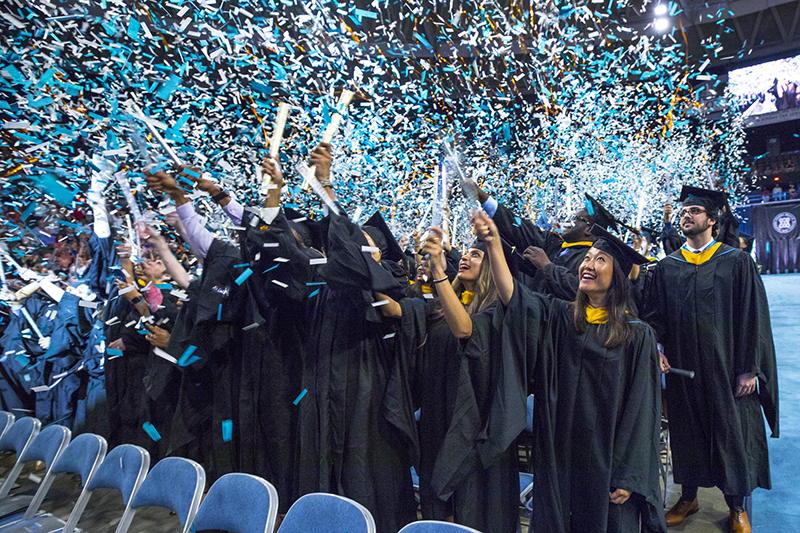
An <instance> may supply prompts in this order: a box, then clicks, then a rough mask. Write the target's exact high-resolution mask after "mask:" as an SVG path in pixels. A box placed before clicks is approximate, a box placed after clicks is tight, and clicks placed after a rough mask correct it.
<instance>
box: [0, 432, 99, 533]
mask: <svg viewBox="0 0 800 533" xmlns="http://www.w3.org/2000/svg"><path fill="white" fill-rule="evenodd" d="M54 427H58V426H54ZM47 429H49V428H46V429H45V430H44V431H42V433H41V435H44V433H45V431H47ZM107 447H108V445H107V444H106V439H104V438H103V437H100V436H99V435H93V434H91V433H84V434H83V435H78V437H76V438H75V440H73V441H72V442H70V443H69V446H67V449H66V450H64V453H63V454H61V457H59V459H58V461H57V462H56V463H55V465H54V466H53V468H51V469H50V476H51V480H52V478H53V477H54V476H55V475H56V474H61V473H75V474H80V476H81V482H82V484H83V490H81V494H80V496H78V500H77V502H75V506H74V507H73V508H72V512H71V513H70V515H69V518H68V519H67V521H66V522H64V521H63V520H61V519H60V518H58V517H56V516H53V515H52V514H50V513H39V512H38V510H39V506H38V505H37V506H36V507H35V508H34V503H31V505H30V506H29V507H28V510H27V511H26V512H25V515H24V516H23V517H22V519H20V520H17V521H15V522H12V523H10V524H8V525H6V526H3V527H2V528H0V533H12V532H13V533H27V532H30V531H38V532H40V533H50V532H56V531H60V532H62V533H72V531H73V530H74V529H75V525H76V524H77V523H78V520H79V519H80V517H81V514H83V510H84V509H85V508H86V504H87V503H88V502H89V498H90V497H91V495H92V491H91V490H89V489H88V488H87V485H88V483H89V482H90V481H91V480H92V478H93V477H94V474H95V472H97V469H98V468H99V467H100V463H102V462H103V458H104V457H105V456H106V449H107ZM42 497H44V494H42ZM39 503H41V502H39Z"/></svg>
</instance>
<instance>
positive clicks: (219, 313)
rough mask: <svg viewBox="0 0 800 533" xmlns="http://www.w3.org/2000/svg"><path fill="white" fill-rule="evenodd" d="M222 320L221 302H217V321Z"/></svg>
mask: <svg viewBox="0 0 800 533" xmlns="http://www.w3.org/2000/svg"><path fill="white" fill-rule="evenodd" d="M220 320H222V304H219V309H217V322H219V321H220Z"/></svg>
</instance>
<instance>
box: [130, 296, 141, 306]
mask: <svg viewBox="0 0 800 533" xmlns="http://www.w3.org/2000/svg"><path fill="white" fill-rule="evenodd" d="M142 300H143V298H142V295H141V294H140V295H139V296H137V297H136V298H133V299H132V300H131V303H132V304H133V305H139V302H141V301H142Z"/></svg>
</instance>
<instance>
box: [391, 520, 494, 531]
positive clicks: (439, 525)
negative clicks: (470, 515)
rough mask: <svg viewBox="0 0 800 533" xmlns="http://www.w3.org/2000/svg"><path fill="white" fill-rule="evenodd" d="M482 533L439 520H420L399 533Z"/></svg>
mask: <svg viewBox="0 0 800 533" xmlns="http://www.w3.org/2000/svg"><path fill="white" fill-rule="evenodd" d="M465 532H466V533H481V532H480V531H478V530H477V529H472V528H471V527H467V526H462V525H461V524H453V523H452V522H439V521H438V520H418V521H416V522H411V523H410V524H408V525H407V526H405V527H404V528H403V529H401V530H400V531H399V532H398V533H465Z"/></svg>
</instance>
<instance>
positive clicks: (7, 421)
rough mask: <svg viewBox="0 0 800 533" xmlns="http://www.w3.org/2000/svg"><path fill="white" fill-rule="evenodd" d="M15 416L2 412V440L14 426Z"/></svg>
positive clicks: (0, 420) (0, 422) (0, 436)
mask: <svg viewBox="0 0 800 533" xmlns="http://www.w3.org/2000/svg"><path fill="white" fill-rule="evenodd" d="M14 419H15V417H14V415H12V414H11V413H9V412H7V411H0V439H1V438H3V435H5V434H6V431H8V430H9V428H10V427H11V426H13V425H14Z"/></svg>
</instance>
